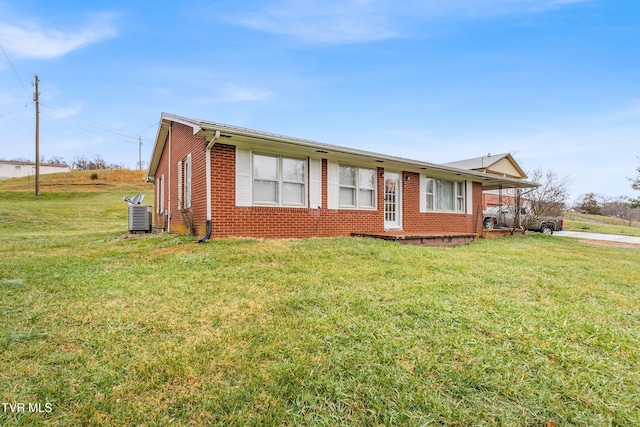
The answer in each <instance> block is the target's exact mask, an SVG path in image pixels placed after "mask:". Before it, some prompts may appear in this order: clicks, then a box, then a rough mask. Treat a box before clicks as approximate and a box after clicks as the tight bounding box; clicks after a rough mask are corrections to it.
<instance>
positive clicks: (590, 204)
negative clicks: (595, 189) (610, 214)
mask: <svg viewBox="0 0 640 427" xmlns="http://www.w3.org/2000/svg"><path fill="white" fill-rule="evenodd" d="M577 207H578V210H579V211H581V212H584V213H587V214H591V215H601V214H602V206H601V205H600V203H599V202H598V195H597V194H595V193H587V194H585V195H583V196H582V198H581V201H579V202H578V206H577Z"/></svg>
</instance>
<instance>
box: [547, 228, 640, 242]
mask: <svg viewBox="0 0 640 427" xmlns="http://www.w3.org/2000/svg"><path fill="white" fill-rule="evenodd" d="M553 235H554V236H561V237H574V238H576V239H586V240H602V241H606V242H616V243H631V244H633V245H640V237H632V236H618V235H616V234H600V233H585V232H582V231H565V230H562V231H555V232H554V233H553Z"/></svg>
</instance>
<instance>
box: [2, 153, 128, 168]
mask: <svg viewBox="0 0 640 427" xmlns="http://www.w3.org/2000/svg"><path fill="white" fill-rule="evenodd" d="M0 160H4V161H8V162H21V163H32V162H33V160H31V159H25V158H22V157H16V158H13V159H4V158H0ZM40 164H44V165H54V166H60V165H68V166H71V168H72V169H75V170H80V171H89V170H100V169H125V167H124V166H123V165H122V164H120V163H108V162H107V161H105V160H104V159H103V158H102V156H100V154H96V156H95V157H94V158H93V159H88V158H87V157H86V156H74V157H73V160H72V161H71V163H69V162H67V161H66V160H65V159H64V158H62V157H60V156H53V157H49V158H45V157H41V158H40Z"/></svg>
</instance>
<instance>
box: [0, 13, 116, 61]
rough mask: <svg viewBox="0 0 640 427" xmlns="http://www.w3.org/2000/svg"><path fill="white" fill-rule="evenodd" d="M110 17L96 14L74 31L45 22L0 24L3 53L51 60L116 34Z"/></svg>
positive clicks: (111, 16)
mask: <svg viewBox="0 0 640 427" xmlns="http://www.w3.org/2000/svg"><path fill="white" fill-rule="evenodd" d="M113 20H114V16H113V15H111V14H100V15H96V16H95V17H93V18H92V19H90V20H89V22H88V23H87V24H85V25H83V26H81V27H79V28H75V29H57V28H52V27H51V26H50V25H51V24H49V23H39V22H25V23H21V24H13V23H8V22H2V21H0V40H1V41H2V44H3V46H4V48H5V50H6V51H7V52H8V53H10V54H13V55H15V56H18V57H23V58H39V59H51V58H57V57H60V56H63V55H65V54H67V53H69V52H71V51H73V50H76V49H79V48H82V47H84V46H87V45H89V44H92V43H96V42H98V41H101V40H105V39H108V38H111V37H115V36H116V35H117V30H116V28H115V26H114V24H113Z"/></svg>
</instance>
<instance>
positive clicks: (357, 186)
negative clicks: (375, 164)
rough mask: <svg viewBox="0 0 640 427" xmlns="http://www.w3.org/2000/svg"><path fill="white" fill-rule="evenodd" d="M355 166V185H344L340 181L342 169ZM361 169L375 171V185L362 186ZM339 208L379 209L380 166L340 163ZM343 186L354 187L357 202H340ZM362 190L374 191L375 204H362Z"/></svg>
mask: <svg viewBox="0 0 640 427" xmlns="http://www.w3.org/2000/svg"><path fill="white" fill-rule="evenodd" d="M343 167H344V168H354V169H355V185H343V184H342V183H341V182H340V176H341V174H340V171H341V169H342V168H343ZM360 170H369V171H372V172H373V176H374V180H373V186H372V187H371V188H368V187H360ZM337 184H338V200H337V201H338V209H347V210H367V211H375V210H377V209H378V168H371V167H365V166H356V165H352V164H344V163H338V182H337ZM342 188H349V189H353V190H354V193H355V204H353V205H343V204H341V203H340V190H341V189H342ZM360 191H372V192H373V197H372V199H373V205H372V206H371V205H366V206H362V205H361V204H360Z"/></svg>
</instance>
